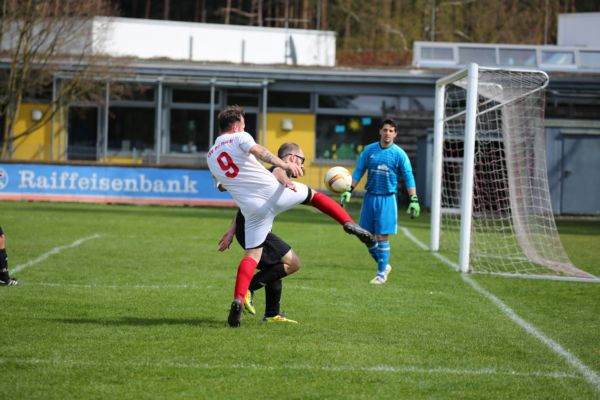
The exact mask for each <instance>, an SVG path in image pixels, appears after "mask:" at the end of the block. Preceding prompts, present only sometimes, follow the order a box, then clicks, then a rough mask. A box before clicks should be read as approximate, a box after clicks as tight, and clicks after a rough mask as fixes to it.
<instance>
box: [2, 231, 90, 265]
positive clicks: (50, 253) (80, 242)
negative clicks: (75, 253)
mask: <svg viewBox="0 0 600 400" xmlns="http://www.w3.org/2000/svg"><path fill="white" fill-rule="evenodd" d="M100 236H101V235H99V234H98V233H95V234H93V235H92V236H87V237H83V238H81V239H77V240H76V241H74V242H73V243H71V244H67V245H64V246H58V247H55V248H53V249H51V250H50V251H48V252H46V253H44V254H42V255H41V256H39V257H38V258H36V259H35V260H31V261H27V262H26V263H25V264H21V265H17V266H16V267H14V268H12V270H11V274H14V273H17V272H19V271H22V270H24V269H25V268H27V267H30V266H32V265H34V264H37V263H39V262H42V261H44V260H45V259H47V258H48V257H50V256H51V255H54V254H58V253H60V252H61V251H63V250H66V249H70V248H73V247H77V246H79V245H81V244H82V243H83V242H85V241H87V240H91V239H97V238H99V237H100Z"/></svg>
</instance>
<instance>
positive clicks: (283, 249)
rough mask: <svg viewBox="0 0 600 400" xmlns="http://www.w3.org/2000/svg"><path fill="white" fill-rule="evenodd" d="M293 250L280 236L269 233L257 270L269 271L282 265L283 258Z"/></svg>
mask: <svg viewBox="0 0 600 400" xmlns="http://www.w3.org/2000/svg"><path fill="white" fill-rule="evenodd" d="M291 249H292V248H291V247H290V245H289V244H287V243H286V242H285V241H284V240H283V239H281V238H280V237H279V236H277V235H275V234H274V233H272V232H269V234H268V235H267V238H266V239H265V241H264V243H263V252H262V256H261V257H260V262H259V263H258V266H257V267H256V268H258V269H268V268H271V267H273V266H275V265H277V264H280V263H281V257H283V256H284V255H286V253H287V252H288V251H290V250H291Z"/></svg>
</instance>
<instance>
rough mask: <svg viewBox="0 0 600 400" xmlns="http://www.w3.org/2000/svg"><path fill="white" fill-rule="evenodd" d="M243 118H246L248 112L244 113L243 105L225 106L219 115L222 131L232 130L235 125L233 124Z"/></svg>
mask: <svg viewBox="0 0 600 400" xmlns="http://www.w3.org/2000/svg"><path fill="white" fill-rule="evenodd" d="M242 118H244V119H246V114H244V109H243V108H242V107H240V106H238V105H231V106H227V107H225V108H224V109H223V111H221V112H220V113H219V115H218V116H217V120H218V121H219V129H220V131H221V132H227V131H230V130H231V128H232V127H233V124H234V123H236V122H241V121H242Z"/></svg>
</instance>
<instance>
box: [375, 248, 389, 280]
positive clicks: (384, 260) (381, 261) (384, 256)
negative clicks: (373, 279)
mask: <svg viewBox="0 0 600 400" xmlns="http://www.w3.org/2000/svg"><path fill="white" fill-rule="evenodd" d="M377 247H378V248H379V257H377V275H381V276H385V269H386V268H387V265H388V263H389V262H390V241H389V240H378V241H377Z"/></svg>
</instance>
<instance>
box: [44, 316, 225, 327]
mask: <svg viewBox="0 0 600 400" xmlns="http://www.w3.org/2000/svg"><path fill="white" fill-rule="evenodd" d="M54 321H58V322H62V323H64V324H92V325H106V326H160V325H189V326H199V327H210V328H223V327H224V326H225V325H227V324H226V321H225V320H224V319H219V320H217V319H212V318H180V319H178V318H141V317H121V318H119V319H101V318H61V319H54Z"/></svg>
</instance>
